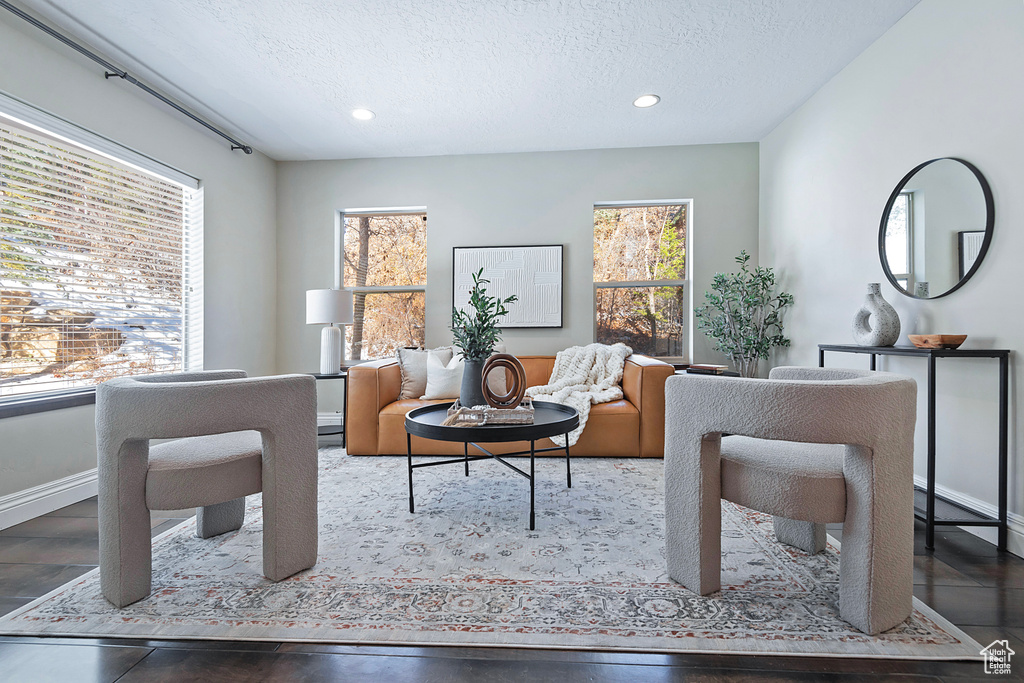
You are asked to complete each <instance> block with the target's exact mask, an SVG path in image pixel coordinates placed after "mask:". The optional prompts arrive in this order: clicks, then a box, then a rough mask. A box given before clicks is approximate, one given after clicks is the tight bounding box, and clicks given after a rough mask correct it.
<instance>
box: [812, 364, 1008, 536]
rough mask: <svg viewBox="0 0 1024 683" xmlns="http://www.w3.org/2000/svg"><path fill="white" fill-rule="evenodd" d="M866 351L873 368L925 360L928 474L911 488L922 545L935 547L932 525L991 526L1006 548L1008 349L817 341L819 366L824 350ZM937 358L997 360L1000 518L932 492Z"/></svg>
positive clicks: (933, 526)
mask: <svg viewBox="0 0 1024 683" xmlns="http://www.w3.org/2000/svg"><path fill="white" fill-rule="evenodd" d="M826 351H836V352H839V353H866V354H869V355H870V356H871V369H872V370H874V369H875V365H876V358H877V357H878V356H919V357H923V358H927V359H928V386H927V392H928V475H927V485H926V486H925V488H923V489H921V488H918V487H915V489H914V515H915V516H916V517H917V518H918V519H920V520H922V521H924V523H925V544H924V545H925V547H926V548H928V549H929V550H931V549H932V548H934V547H935V527H936V526H937V525H941V526H990V527H997V528H998V529H999V543H998V546H999V550H1006V530H1007V526H1006V502H1007V500H1006V496H1007V476H1008V475H1007V454H1008V443H1007V438H1008V429H1007V421H1008V415H1007V410H1008V409H1009V400H1008V399H1009V394H1008V386H1009V385H1008V378H1009V366H1010V351H1008V350H1006V349H919V348H917V347H916V346H857V345H855V344H818V367H821V368H823V367H825V352H826ZM938 358H998V359H999V517H998V518H993V517H990V516H988V515H986V514H982V513H980V512H978V511H977V510H972V509H970V508H967V507H965V506H963V505H960V504H959V503H955V502H953V501H950V500H947V499H945V498H943V497H942V496H938V495H936V493H935V361H936V359H938Z"/></svg>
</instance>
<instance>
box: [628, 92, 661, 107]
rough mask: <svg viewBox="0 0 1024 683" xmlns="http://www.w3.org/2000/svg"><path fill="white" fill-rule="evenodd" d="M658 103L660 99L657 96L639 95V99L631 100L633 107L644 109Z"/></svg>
mask: <svg viewBox="0 0 1024 683" xmlns="http://www.w3.org/2000/svg"><path fill="white" fill-rule="evenodd" d="M658 102H661V98H660V97H658V96H657V95H641V96H640V97H638V98H636V99H635V100H633V106H634V107H640V108H641V109H646V108H647V107H653V106H654V105H656V104H657V103H658Z"/></svg>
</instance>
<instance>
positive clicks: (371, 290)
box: [334, 206, 427, 363]
mask: <svg viewBox="0 0 1024 683" xmlns="http://www.w3.org/2000/svg"><path fill="white" fill-rule="evenodd" d="M426 213H427V207H425V206H391V207H383V208H364V209H342V210H340V211H338V212H337V214H336V215H335V222H334V252H335V260H334V288H335V289H342V288H343V287H344V283H345V219H346V218H358V217H359V216H405V215H409V214H423V215H426ZM344 288H345V289H348V290H350V291H351V292H352V293H353V294H359V293H363V294H386V293H394V294H408V293H413V292H422V293H423V300H424V304H426V298H427V286H426V285H425V284H424V285H407V286H397V287H390V286H367V287H344ZM426 323H427V321H426V309H425V307H424V320H423V324H424V326H425V325H426ZM424 332H425V330H424ZM347 355H348V343H347V342H346V343H343V344H342V345H341V356H342V363H344V362H345V361H346V360H355V361H363V360H375V359H370V358H367V359H348V358H346V356H347Z"/></svg>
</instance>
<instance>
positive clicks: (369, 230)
mask: <svg viewBox="0 0 1024 683" xmlns="http://www.w3.org/2000/svg"><path fill="white" fill-rule="evenodd" d="M344 219H345V231H344V236H343V245H344V246H343V248H344V286H345V287H346V288H349V289H351V290H353V293H354V295H353V299H354V309H355V310H354V314H355V315H354V322H353V324H352V325H350V326H349V328H348V330H347V332H346V337H347V338H346V343H345V347H346V348H345V357H346V358H350V359H353V360H369V359H373V358H384V357H386V356H390V355H393V354H394V353H395V350H396V349H398V348H401V347H403V346H423V332H424V323H425V316H424V303H425V292H426V284H427V215H426V214H425V213H385V212H382V213H379V214H362V213H346V214H345V216H344Z"/></svg>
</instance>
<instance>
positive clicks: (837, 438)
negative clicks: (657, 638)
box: [665, 367, 917, 634]
mask: <svg viewBox="0 0 1024 683" xmlns="http://www.w3.org/2000/svg"><path fill="white" fill-rule="evenodd" d="M665 394H666V398H665V546H666V555H667V559H668V573H669V576H670V577H672V578H673V579H675V580H676V581H678V582H680V583H682V584H683V585H684V586H686V587H687V588H689V589H690V590H692V591H694V592H696V593H699V594H701V595H706V594H708V593H712V592H714V591H717V590H719V589H720V588H721V567H722V556H721V532H722V517H721V502H720V500H719V499H720V498H725V499H726V500H730V501H732V502H734V503H738V504H740V505H743V506H745V507H749V508H753V509H755V510H759V511H761V512H766V513H768V514H771V515H774V516H775V534H776V537H777V539H778V540H779V541H781V542H783V543H787V544H789V545H795V546H797V547H799V548H802V549H804V550H806V551H807V552H810V553H815V552H819V551H820V550H822V549H823V548H824V547H825V523H828V522H842V523H843V547H842V552H841V553H840V561H839V613H840V615H841V616H842V617H843V619H845V620H846V621H848V622H850V623H851V624H853V625H854V626H855V627H857V628H858V629H860V630H861V631H863V632H864V633H868V634H876V633H880V632H882V631H885V630H888V629H890V628H892V627H893V626H896V625H897V624H899V623H901V622H902V621H903V620H904V619H906V618H907V617H908V616H909V615H910V611H911V606H912V599H913V560H914V510H913V467H914V463H913V452H914V450H913V449H914V423H915V421H916V418H917V384H916V383H915V382H914V380H913V379H910V378H909V377H902V376H899V375H893V374H889V373H883V372H867V371H856V370H840V369H831V368H830V369H821V368H795V367H780V368H775V369H774V370H772V371H771V374H770V376H769V379H767V380H763V379H740V378H728V377H701V376H698V375H686V376H676V377H670V378H669V379H668V381H667V383H666V385H665ZM723 432H724V433H727V434H731V435H735V436H726V437H725V438H723V437H722V433H723Z"/></svg>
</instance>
